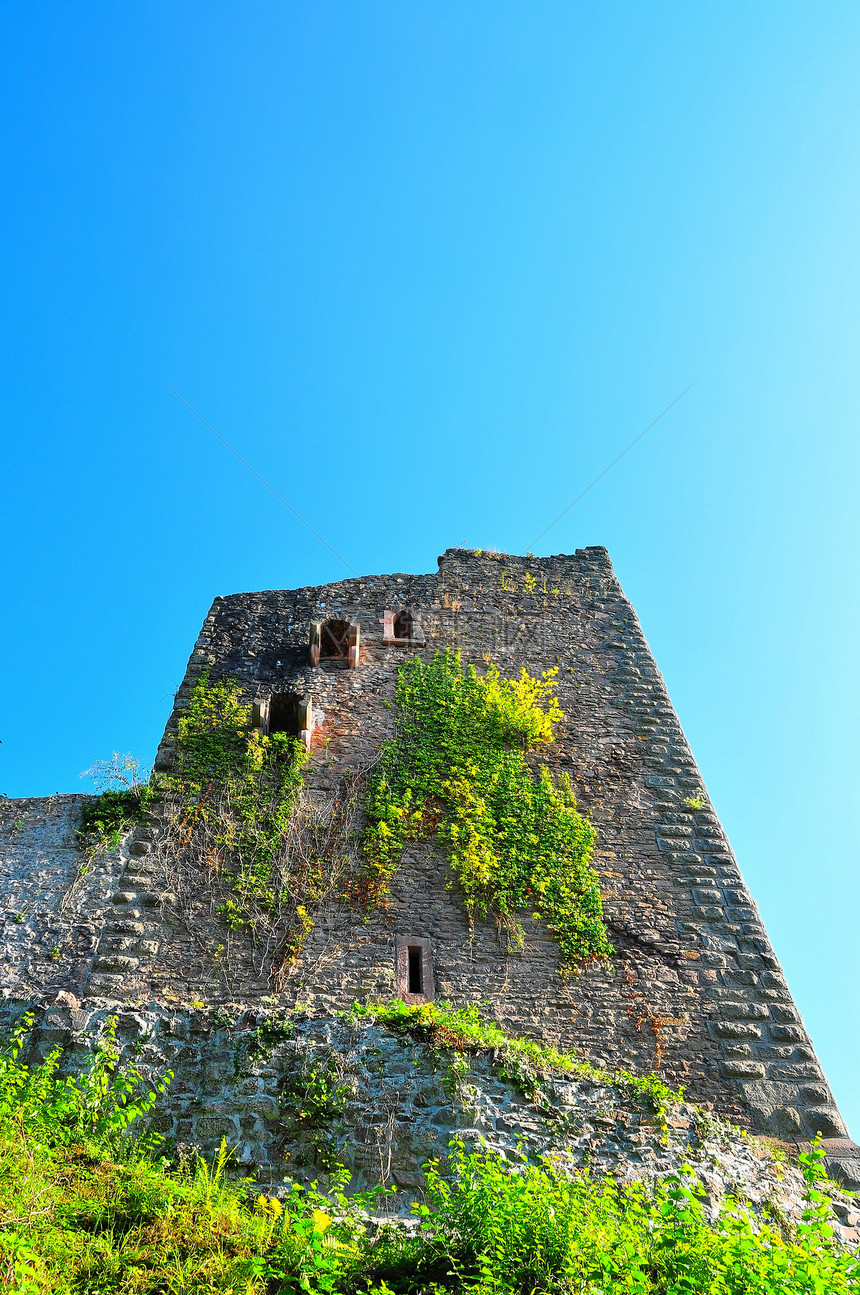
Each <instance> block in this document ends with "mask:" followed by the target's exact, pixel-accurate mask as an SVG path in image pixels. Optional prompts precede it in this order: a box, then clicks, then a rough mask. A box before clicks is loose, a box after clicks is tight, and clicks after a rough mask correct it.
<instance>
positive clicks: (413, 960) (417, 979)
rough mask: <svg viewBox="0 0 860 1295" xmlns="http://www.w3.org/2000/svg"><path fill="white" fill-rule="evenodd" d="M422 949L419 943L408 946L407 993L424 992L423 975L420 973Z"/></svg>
mask: <svg viewBox="0 0 860 1295" xmlns="http://www.w3.org/2000/svg"><path fill="white" fill-rule="evenodd" d="M423 955H424V950H423V949H422V948H421V945H420V944H410V946H409V993H410V994H423V993H424V976H423V974H422V968H421V963H422V961H423Z"/></svg>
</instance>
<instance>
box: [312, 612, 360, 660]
mask: <svg viewBox="0 0 860 1295" xmlns="http://www.w3.org/2000/svg"><path fill="white" fill-rule="evenodd" d="M360 643H361V626H360V625H359V624H358V622H357V621H312V622H311V626H310V631H309V634H308V660H309V661H310V663H311V665H319V663H320V661H346V663H347V665H348V666H350V667H351V668H353V669H354V668H355V666H357V665H358V663H359V659H360V651H359V648H360Z"/></svg>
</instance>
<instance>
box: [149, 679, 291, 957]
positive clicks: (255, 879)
mask: <svg viewBox="0 0 860 1295" xmlns="http://www.w3.org/2000/svg"><path fill="white" fill-rule="evenodd" d="M306 758H307V753H306V752H305V750H304V749H303V747H302V746H301V744H300V743H299V742H297V741H296V739H295V738H292V737H289V736H287V734H285V733H273V734H271V735H270V736H265V735H263V734H261V733H260V732H259V730H258V729H256V728H254V727H253V724H252V707H251V705H250V704H248V703H243V702H242V700H241V687H240V685H239V684H238V683H237V682H236V681H235V680H232V679H219V680H215V681H212V680H211V679H210V676H209V671H208V670H206V671H204V672H203V674H202V675H201V676H200V678H199V679H198V680H197V682H196V684H195V685H194V688H193V690H192V693H191V699H190V703H189V706H188V709H187V710H186V711H185V712H184V713H183V715H182V717H181V718H180V720H179V732H178V736H177V742H176V757H175V760H174V763H173V768H172V769H171V772H170V774H168V775H166V776H164V777H163V779H162V780H161V785H162V788H163V789H164V790H165V791H167V792H169V793H172V794H173V795H174V796H177V797H178V798H179V799H180V800H181V802H182V805H183V807H184V808H183V826H184V827H185V828H186V829H187V834H188V836H189V837H190V836H192V835H194V834H197V836H198V837H199V838H200V844H201V850H202V852H203V854H204V855H205V856H207V857H208V861H209V862H210V864H211V863H212V862H214V863H215V864H216V865H217V867H218V870H219V871H220V872H221V873H222V875H224V876H226V877H227V879H228V881H229V886H230V890H231V892H232V893H231V895H230V897H229V898H228V899H227V900H226V901H225V903H224V904H223V905H222V906H221V909H220V911H221V913H222V914H223V916H224V917H225V918H226V919H227V921H228V923H229V924H230V925H231V926H232V927H233V929H239V928H241V927H243V926H250V925H253V920H254V917H255V916H256V915H258V914H260V913H267V912H268V913H272V912H274V911H275V910H276V909H278V908H279V906H280V905H281V903H282V900H283V898H284V895H283V891H284V876H283V868H282V866H281V865H282V862H283V854H284V843H285V838H286V835H287V830H288V828H289V825H290V819H291V816H292V813H293V809H294V807H295V803H296V799H297V796H298V793H299V789H300V787H301V785H302V769H303V767H304V764H305V760H306ZM294 880H295V879H293V881H294ZM310 889H312V887H311V888H310ZM291 893H292V894H293V897H295V893H296V888H295V887H291ZM300 897H301V896H300ZM295 913H296V923H295V925H296V927H297V928H305V926H306V916H307V915H306V912H305V909H304V907H303V906H302V905H301V904H298V905H297V906H296V909H295ZM294 938H299V942H301V939H303V938H304V936H303V933H302V934H301V935H300V937H297V936H296V934H295V932H294Z"/></svg>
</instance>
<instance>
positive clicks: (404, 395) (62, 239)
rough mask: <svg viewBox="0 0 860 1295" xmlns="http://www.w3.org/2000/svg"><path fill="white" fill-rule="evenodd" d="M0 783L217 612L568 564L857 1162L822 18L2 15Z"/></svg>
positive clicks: (26, 769) (831, 52) (831, 179)
mask: <svg viewBox="0 0 860 1295" xmlns="http://www.w3.org/2000/svg"><path fill="white" fill-rule="evenodd" d="M2 9H3V27H4V40H3V45H2V51H0V70H2V75H0V99H2V110H3V119H4V130H3V132H2V139H0V150H2V175H3V181H4V183H3V190H4V201H3V205H2V215H0V220H2V239H0V276H2V277H0V285H2V299H3V302H4V309H3V311H2V313H0V399H2V429H3V430H2V438H3V457H2V464H3V473H2V482H3V488H2V505H3V523H4V524H3V533H4V537H5V542H4V543H3V545H2V553H0V562H2V579H3V590H4V596H3V600H2V612H0V622H2V623H0V645H2V654H3V662H4V667H3V671H2V679H0V689H2V693H0V698H2V702H1V703H0V706H1V708H0V726H2V727H0V738H2V742H3V745H2V747H0V791H3V792H5V793H6V794H8V795H16V796H20V795H38V794H46V793H51V792H54V791H58V790H59V791H74V790H80V789H82V788H84V787H85V784H83V783H81V782H80V781H79V778H78V774H79V772H80V770H81V769H84V768H86V767H87V766H88V765H89V764H90V763H91V762H92V761H93V760H94V759H96V758H98V757H104V756H107V755H109V754H110V752H111V751H112V750H113V749H118V750H120V751H129V750H130V751H132V752H134V753H136V754H138V755H140V756H141V757H143V758H146V759H151V757H152V754H153V752H154V750H155V746H156V743H157V739H158V736H159V734H160V731H161V728H162V726H163V723H164V720H165V718H166V716H167V714H168V711H169V707H170V697H171V693H172V691H173V690H174V688H175V687H176V686H177V684H178V681H179V679H180V678H181V675H182V673H183V670H184V665H185V661H186V659H187V656H188V653H189V651H190V648H191V645H192V642H193V640H194V637H195V635H196V633H197V630H198V628H199V625H200V622H201V620H202V618H203V616H204V615H205V613H206V611H207V609H208V607H209V605H210V603H211V601H212V598H213V597H214V596H215V595H216V594H224V593H230V592H233V591H236V590H244V589H258V588H273V587H274V588H289V587H293V586H297V585H306V584H316V583H319V582H322V581H326V580H330V579H337V578H339V577H341V576H342V575H343V574H345V570H344V568H343V567H342V566H341V565H340V564H339V563H338V562H337V560H336V559H335V558H333V557H332V555H331V554H330V553H329V552H328V551H327V550H326V549H325V548H324V547H323V546H322V545H320V544H319V543H318V541H316V540H315V539H314V538H313V536H311V535H310V534H309V533H308V532H307V531H306V530H305V529H304V528H302V527H301V526H300V525H299V524H298V523H296V521H295V519H294V518H293V517H292V516H291V515H290V514H289V513H288V512H287V510H286V509H284V508H283V507H282V505H280V504H279V503H278V502H277V501H276V500H275V499H273V497H272V496H271V495H270V494H268V492H266V491H265V490H264V489H263V488H262V487H261V486H260V484H259V482H257V481H256V480H255V479H254V478H253V477H252V476H251V475H250V474H249V473H248V472H247V471H246V470H245V469H244V468H242V466H241V465H240V464H239V463H237V462H236V460H235V459H234V458H232V457H231V456H230V455H229V454H228V453H227V451H226V450H224V448H223V447H222V446H221V445H220V444H219V443H218V442H217V441H216V440H215V438H214V437H213V436H212V435H211V433H209V432H208V431H207V430H206V429H205V428H204V427H202V426H201V424H200V423H199V422H197V421H196V420H195V419H194V418H193V417H192V416H191V415H190V414H189V413H188V412H187V410H186V409H184V408H183V406H182V405H181V404H180V403H179V402H178V401H177V400H176V398H175V397H174V396H173V395H171V394H170V392H169V391H168V390H167V389H166V387H165V386H164V383H165V382H168V383H170V384H171V385H172V386H174V387H175V388H176V389H177V390H178V391H180V392H181V393H182V395H183V396H184V397H185V399H187V400H188V401H190V402H191V404H192V405H194V406H195V407H196V408H198V409H199V410H200V412H201V413H202V414H203V416H204V417H205V418H206V419H208V420H209V421H210V422H211V423H212V424H213V426H215V427H216V428H217V429H218V430H219V431H220V432H221V433H222V434H223V435H224V436H225V437H227V439H228V440H230V441H231V442H232V443H233V444H234V445H235V446H236V448H237V449H238V450H239V451H240V452H241V453H242V454H243V455H244V456H245V457H246V458H247V459H249V460H250V461H251V462H252V463H253V464H254V465H255V467H256V468H257V469H258V470H259V471H260V472H261V473H262V474H263V475H264V476H265V477H267V479H268V480H270V481H271V483H272V485H273V486H275V488H276V489H277V490H279V491H280V492H281V493H282V494H283V495H285V496H286V497H287V498H288V499H290V500H291V502H293V503H294V504H295V506H296V507H297V508H298V509H299V510H300V511H301V512H303V513H304V515H306V516H307V518H308V520H309V521H310V522H311V523H312V524H313V525H314V526H315V527H316V528H317V529H318V530H319V531H321V532H322V534H323V535H325V536H326V538H327V539H328V540H329V542H330V543H331V544H332V545H333V546H334V548H335V549H337V550H338V552H340V553H342V554H343V555H344V556H345V557H346V558H347V560H348V561H349V563H350V564H351V565H352V566H353V567H355V568H356V569H357V570H359V571H361V572H368V573H369V572H381V571H393V570H408V571H430V570H433V569H434V568H435V560H436V555H437V554H438V553H440V552H441V551H442V550H443V549H444V548H445V547H446V546H448V545H452V544H458V543H466V544H469V545H474V546H480V547H489V546H496V547H499V548H506V549H508V550H509V551H512V552H517V551H523V550H524V549H525V548H526V546H528V545H529V543H530V542H531V541H532V540H533V538H534V536H535V535H536V534H537V533H538V532H539V531H540V530H541V529H542V528H543V527H544V526H546V525H547V524H548V522H550V521H551V520H552V518H553V517H555V516H556V514H557V513H559V512H560V511H561V509H562V508H564V507H565V506H566V505H567V504H568V503H569V502H570V500H571V499H572V498H573V497H574V496H575V495H576V494H578V493H579V491H580V490H581V489H582V488H583V487H584V486H585V485H587V484H588V482H589V481H590V480H591V479H592V478H593V477H594V476H596V475H597V473H598V472H600V471H601V470H602V469H603V468H604V467H605V466H606V464H607V463H608V462H609V461H610V460H611V459H612V458H614V457H615V455H616V454H618V453H619V451H620V450H622V449H623V448H624V446H625V445H626V444H627V443H628V442H629V441H630V440H631V439H632V438H633V437H634V436H635V435H636V434H637V433H638V432H639V431H641V430H642V428H643V427H645V426H646V425H647V424H648V423H649V422H650V421H651V420H652V418H654V417H655V415H656V414H658V413H659V412H660V410H661V409H663V408H664V407H665V406H666V405H667V404H668V403H669V402H670V400H672V399H673V398H674V397H675V396H676V395H677V394H678V393H679V392H680V391H681V390H682V389H683V388H684V387H686V386H687V385H688V383H690V382H691V381H692V380H693V379H694V378H697V379H698V382H697V383H696V386H695V387H694V388H693V389H692V390H691V391H690V392H689V393H688V395H686V396H685V397H684V399H683V400H682V401H681V402H680V403H679V404H678V405H677V406H676V407H675V408H674V409H673V410H672V411H671V412H670V413H669V414H667V416H666V417H665V418H664V419H663V420H662V421H661V422H660V423H659V424H658V425H657V426H656V427H655V428H653V430H652V431H651V432H649V433H648V435H647V436H646V437H645V438H644V439H643V440H642V441H641V442H640V443H639V444H638V445H637V446H636V447H635V448H634V449H633V450H632V451H631V453H630V454H629V455H627V456H626V457H625V458H624V459H623V460H622V462H621V463H619V464H618V465H617V466H616V467H615V468H613V470H612V471H611V472H610V473H609V474H608V475H607V476H606V477H605V478H604V480H603V481H601V482H600V484H599V485H598V486H597V487H595V489H594V490H593V491H591V492H590V493H589V494H588V495H587V496H586V498H585V499H583V500H582V502H581V503H580V504H578V505H577V506H576V507H575V508H574V509H573V510H572V511H571V512H570V513H569V514H568V515H567V516H566V517H565V518H564V520H563V521H562V522H560V523H559V524H558V525H557V526H556V527H555V528H554V529H553V530H552V531H550V533H549V534H548V535H546V536H545V537H544V538H543V540H542V541H541V543H540V544H539V545H538V552H540V553H550V552H570V551H572V550H573V549H575V548H576V547H578V546H582V545H585V544H606V545H607V547H608V548H609V550H610V552H611V555H612V558H613V560H614V563H615V566H616V570H617V572H618V575H619V577H620V579H621V581H622V584H623V586H624V588H625V590H626V592H627V594H628V595H629V596H630V598H631V599H632V601H633V603H634V605H635V607H636V608H637V611H638V612H639V615H640V618H641V620H642V624H643V627H644V630H645V633H646V635H647V636H648V639H649V641H650V643H651V645H652V647H653V649H654V652H655V654H656V657H657V660H658V663H659V665H660V667H661V669H662V670H663V672H664V674H665V677H666V681H667V684H668V687H669V691H670V695H671V696H672V698H673V701H674V703H675V705H676V707H677V709H678V711H679V713H680V716H681V720H682V722H683V724H684V726H685V729H686V731H687V734H688V736H689V738H690V740H691V743H692V745H693V749H694V751H695V753H696V756H697V758H698V760H699V762H700V765H701V767H702V771H703V773H704V776H705V779H706V781H707V784H708V787H709V789H710V792H711V795H712V798H713V801H714V803H715V805H716V807H717V810H718V812H719V813H720V815H721V817H722V818H723V821H724V823H725V825H726V827H727V829H728V831H729V835H730V837H731V839H732V841H733V844H734V846H735V849H736V852H737V854H738V857H739V860H740V863H741V867H742V868H743V870H744V873H745V875H746V877H747V880H748V882H749V884H750V886H751V888H752V890H753V892H754V894H755V896H756V897H757V899H758V901H759V903H760V906H761V908H762V911H763V914H764V917H765V920H766V922H767V924H768V927H769V930H770V932H771V935H772V938H773V940H774V943H775V945H776V948H777V951H778V953H779V955H780V957H781V959H782V960H783V963H784V965H785V968H786V971H787V973H788V976H789V981H790V984H791V986H792V989H793V990H794V993H795V995H796V997H797V999H798V1002H799V1005H800V1007H801V1010H802V1011H803V1013H804V1016H805V1018H806V1020H807V1023H808V1025H809V1027H810V1029H811V1031H812V1034H813V1037H814V1040H815V1043H816V1046H817V1048H818V1050H819V1053H820V1055H821V1058H822V1061H823V1063H824V1065H825V1068H826V1070H827V1072H828V1074H829V1076H830V1078H831V1081H832V1083H833V1085H834V1088H835V1090H836V1093H837V1097H838V1100H839V1101H840V1103H841V1105H842V1108H843V1111H844V1112H845V1114H846V1116H847V1118H848V1119H849V1122H850V1123H851V1124H852V1127H853V1130H854V1132H855V1134H859V1135H860V1086H858V1083H857V1074H858V1071H860V1028H858V1027H859V1026H860V1006H858V1004H860V976H858V961H860V960H859V959H858V951H857V950H858V935H857V932H858V929H860V928H858V907H860V903H858V901H860V869H858V827H860V823H858V818H860V813H858V809H859V808H860V800H858V790H857V788H858V750H857V738H856V735H857V733H858V728H860V725H858V684H857V641H858V634H860V614H858V605H860V597H858V595H860V589H858V547H857V515H858V502H857V479H858V466H860V462H858V461H860V448H858V435H857V428H858V404H860V385H858V340H860V293H858V287H860V283H858V280H860V243H858V235H857V231H858V227H860V225H858V217H860V185H858V180H860V169H858V163H860V111H858V110H860V74H858V73H859V72H860V67H858V58H859V57H860V9H858V8H857V7H856V6H855V5H851V4H846V3H841V4H833V3H828V2H827V0H816V3H814V4H813V3H790V0H780V3H778V4H777V3H766V2H761V3H755V4H752V5H750V4H740V3H724V4H720V5H710V6H709V5H695V6H691V5H688V4H680V3H678V4H673V3H662V4H641V3H638V4H633V3H612V0H608V2H607V3H604V4H601V5H586V4H578V3H574V2H573V0H566V2H565V3H545V2H543V0H529V3H528V4H526V3H522V2H520V3H516V4H512V3H505V0H494V2H493V3H473V2H471V0H456V3H454V2H453V0H451V2H445V0H434V3H433V4H429V3H409V2H406V0H397V2H396V3H393V2H390V0H376V2H371V0H368V2H367V3H364V4H355V3H328V2H326V0H317V2H315V3H314V4H313V5H308V4H296V3H290V2H285V0H281V2H280V3H278V4H274V3H266V2H265V0H260V2H259V3H256V4H254V5H239V4H235V3H219V0H207V3H206V4H203V3H200V4H193V3H184V2H183V0H178V2H177V0H172V3H170V4H166V3H157V2H156V3H149V4H147V5H139V6H114V5H111V6H109V5H107V4H104V3H99V0H94V3H91V4H89V5H86V6H81V5H77V4H75V5H73V4H63V3H58V2H56V0H54V2H52V3H49V4H45V3H38V2H36V3H31V4H28V5H20V4H14V5H13V4H9V3H4V4H3V5H2Z"/></svg>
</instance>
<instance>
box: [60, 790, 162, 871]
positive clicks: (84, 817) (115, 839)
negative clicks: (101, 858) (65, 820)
mask: <svg viewBox="0 0 860 1295" xmlns="http://www.w3.org/2000/svg"><path fill="white" fill-rule="evenodd" d="M157 797H158V792H157V790H156V788H155V787H153V786H151V785H150V784H148V783H147V784H146V785H144V786H140V787H109V788H107V790H106V791H103V792H102V793H101V794H100V795H99V796H97V797H96V798H95V799H94V800H87V801H84V803H83V805H82V806H81V818H80V823H79V826H78V832H77V836H78V842H79V843H80V845H81V846H82V847H83V849H85V850H86V851H87V853H88V854H91V855H92V854H100V853H102V852H103V851H105V850H117V849H118V848H119V847H120V846H121V845H122V842H123V837H125V836H126V834H127V833H128V832H130V831H131V829H132V828H133V827H135V826H136V824H138V823H139V822H140V820H141V819H142V818H143V816H144V814H146V813H147V811H148V810H149V809H150V807H151V806H152V805H153V804H154V802H155V801H156V799H157Z"/></svg>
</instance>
